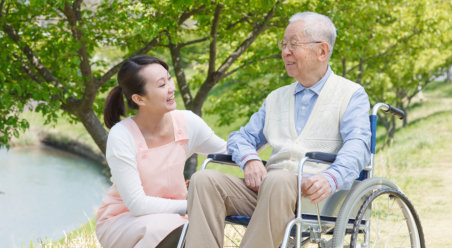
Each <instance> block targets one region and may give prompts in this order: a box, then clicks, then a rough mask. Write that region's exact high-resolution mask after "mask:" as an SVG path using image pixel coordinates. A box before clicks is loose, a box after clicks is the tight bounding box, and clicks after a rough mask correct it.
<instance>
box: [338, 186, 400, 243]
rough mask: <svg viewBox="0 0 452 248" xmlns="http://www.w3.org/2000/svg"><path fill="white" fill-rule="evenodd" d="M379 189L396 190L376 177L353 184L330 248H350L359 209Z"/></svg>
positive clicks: (341, 210)
mask: <svg viewBox="0 0 452 248" xmlns="http://www.w3.org/2000/svg"><path fill="white" fill-rule="evenodd" d="M381 189H394V190H398V187H397V185H395V184H394V183H393V182H391V181H390V180H388V179H386V178H378V177H375V178H369V179H366V180H364V181H357V182H355V184H354V185H353V187H352V189H351V190H350V192H349V193H348V196H347V198H346V199H345V200H344V202H343V204H342V206H341V208H340V210H339V213H338V216H337V219H336V223H335V226H334V233H333V239H332V247H335V248H337V247H341V248H342V247H350V245H351V244H350V241H351V235H352V234H353V224H354V222H355V221H354V220H355V218H356V215H357V213H358V211H359V209H360V208H361V206H362V205H363V203H364V202H365V201H366V200H367V199H368V198H369V196H370V195H372V194H373V193H374V192H376V191H378V190H381Z"/></svg>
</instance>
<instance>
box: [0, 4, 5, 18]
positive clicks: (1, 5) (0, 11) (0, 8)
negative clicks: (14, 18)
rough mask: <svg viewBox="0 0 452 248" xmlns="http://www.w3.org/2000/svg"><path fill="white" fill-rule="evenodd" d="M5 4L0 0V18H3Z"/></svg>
mask: <svg viewBox="0 0 452 248" xmlns="http://www.w3.org/2000/svg"><path fill="white" fill-rule="evenodd" d="M4 4H5V0H2V1H1V2H0V17H3V6H4Z"/></svg>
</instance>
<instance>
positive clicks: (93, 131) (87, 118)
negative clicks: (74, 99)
mask: <svg viewBox="0 0 452 248" xmlns="http://www.w3.org/2000/svg"><path fill="white" fill-rule="evenodd" d="M77 117H78V118H79V119H80V121H81V122H82V124H83V126H84V127H85V128H86V130H87V131H88V133H89V134H90V135H91V137H92V138H93V140H94V142H95V143H96V145H97V146H98V147H99V149H100V151H101V152H102V154H103V155H104V156H105V151H106V148H107V137H108V135H107V131H106V130H105V128H104V127H103V126H102V123H101V122H100V121H99V119H98V118H97V116H96V114H94V111H93V110H92V109H91V110H90V111H88V112H86V113H83V114H79V115H77Z"/></svg>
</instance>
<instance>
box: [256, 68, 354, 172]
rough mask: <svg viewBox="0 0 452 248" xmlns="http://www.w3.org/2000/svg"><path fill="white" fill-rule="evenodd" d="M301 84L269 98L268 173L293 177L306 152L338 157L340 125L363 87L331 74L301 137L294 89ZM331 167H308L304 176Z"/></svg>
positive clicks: (266, 119)
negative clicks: (281, 172) (284, 172)
mask: <svg viewBox="0 0 452 248" xmlns="http://www.w3.org/2000/svg"><path fill="white" fill-rule="evenodd" d="M297 83H298V82H295V83H293V84H291V85H287V86H284V87H281V88H279V89H276V90H274V91H273V92H271V93H270V94H269V96H268V97H267V100H266V101H267V102H266V109H265V111H266V116H265V125H264V135H265V137H266V138H267V142H268V144H269V145H270V146H271V147H272V148H273V151H272V155H271V156H270V159H269V160H268V162H267V169H268V170H271V169H275V168H278V169H279V168H283V169H287V170H289V171H292V172H294V173H297V171H298V169H297V168H298V163H299V161H300V160H301V159H302V158H303V157H304V156H305V154H306V152H328V153H337V152H338V151H339V149H340V148H341V147H342V143H343V141H342V136H341V133H340V124H341V120H342V115H343V114H344V112H345V110H346V109H347V106H348V103H349V101H350V98H351V97H352V95H353V94H354V93H355V92H356V90H358V89H359V88H360V87H361V86H360V85H358V84H356V83H354V82H352V81H350V80H347V79H345V78H343V77H340V76H337V75H335V74H334V73H331V75H330V77H329V78H328V80H327V81H326V82H325V85H324V86H323V88H322V90H321V92H320V95H319V96H318V98H317V101H316V103H315V105H314V108H313V109H312V112H311V114H310V116H309V119H308V121H307V122H306V125H305V127H304V129H303V131H302V132H301V134H300V135H298V134H297V132H296V130H295V120H294V119H295V116H294V114H295V109H294V106H295V94H294V92H295V87H296V86H297ZM326 168H328V165H325V164H317V163H307V164H305V166H304V170H303V173H307V174H315V173H319V172H321V171H323V170H325V169H326Z"/></svg>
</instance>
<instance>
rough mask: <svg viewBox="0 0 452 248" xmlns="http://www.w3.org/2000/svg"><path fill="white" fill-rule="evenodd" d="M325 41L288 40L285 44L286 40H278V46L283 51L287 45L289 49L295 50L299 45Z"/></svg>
mask: <svg viewBox="0 0 452 248" xmlns="http://www.w3.org/2000/svg"><path fill="white" fill-rule="evenodd" d="M323 42H325V41H294V42H291V43H289V42H287V43H286V44H284V40H280V41H278V47H279V49H280V50H281V51H282V50H284V49H285V48H286V47H287V48H288V49H289V51H291V52H293V51H295V50H296V49H297V46H300V45H307V44H319V43H323Z"/></svg>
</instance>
